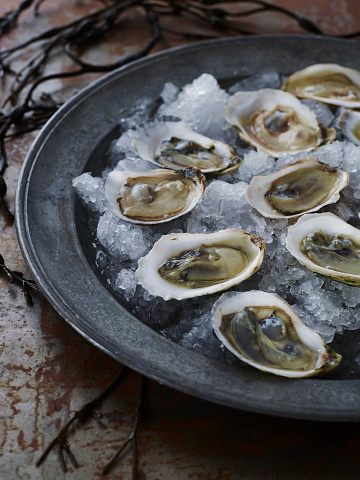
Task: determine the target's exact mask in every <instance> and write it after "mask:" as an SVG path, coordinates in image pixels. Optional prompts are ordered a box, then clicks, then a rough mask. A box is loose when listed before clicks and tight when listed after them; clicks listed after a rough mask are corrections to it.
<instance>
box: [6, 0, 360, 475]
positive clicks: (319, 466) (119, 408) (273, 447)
mask: <svg viewBox="0 0 360 480" xmlns="http://www.w3.org/2000/svg"><path fill="white" fill-rule="evenodd" d="M18 3H19V2H18V1H17V0H2V1H1V5H0V16H1V15H2V14H3V13H4V12H5V11H7V10H9V9H11V8H14V7H15V6H16V5H18ZM272 3H273V4H276V5H284V6H286V7H287V8H290V9H293V10H295V11H296V12H297V13H298V14H301V15H303V16H305V17H308V18H311V19H312V20H313V21H314V22H315V23H316V24H317V25H318V26H319V27H321V28H322V29H323V30H325V31H326V32H327V33H329V34H341V33H347V32H351V31H355V30H360V4H358V3H357V2H354V1H351V0H321V1H317V2H313V1H310V0H305V1H295V0H293V1H285V0H284V1H280V0H278V1H273V2H272ZM65 4H66V7H65V6H64V5H65ZM95 5H97V4H96V3H95V2H91V1H90V0H89V1H85V0H84V1H76V0H69V1H67V2H64V1H61V0H49V1H46V2H45V3H44V4H43V6H42V8H41V12H42V13H41V15H40V16H39V17H37V18H34V17H33V16H32V14H30V12H27V13H26V14H25V15H24V16H23V17H22V18H21V20H20V23H19V27H18V28H17V29H16V30H14V32H11V33H10V34H9V35H8V36H7V37H6V38H5V39H4V41H3V43H2V48H6V47H9V46H11V45H14V44H15V43H17V42H19V41H20V40H21V39H25V38H28V37H29V35H31V34H33V33H34V32H35V31H38V32H39V31H42V30H43V29H44V28H46V27H48V26H49V25H55V24H60V23H62V22H65V21H69V20H70V19H71V18H74V17H76V16H77V15H80V14H83V13H84V12H86V11H88V10H89V9H91V8H94V6H95ZM140 24H141V18H138V17H136V16H130V17H129V18H128V21H127V23H126V25H125V26H124V28H125V29H126V30H125V33H126V34H124V36H123V37H122V39H121V41H118V42H117V43H116V44H114V43H112V41H111V40H109V42H108V44H107V45H106V46H105V47H104V48H103V50H102V52H101V54H102V58H104V59H109V60H111V59H113V58H116V57H117V56H118V55H119V54H122V53H129V52H131V51H133V50H134V49H135V48H136V47H137V46H138V45H139V44H141V43H143V42H144V41H145V40H146V35H147V29H146V28H139V25H140ZM248 26H249V28H250V27H251V28H252V29H253V30H254V31H257V32H259V33H300V32H302V31H301V30H300V28H299V27H297V26H296V24H295V23H294V22H292V21H291V20H290V19H288V18H287V17H284V16H283V15H281V14H279V15H275V14H266V15H258V16H256V17H253V18H252V20H251V22H249V25H248ZM173 44H174V45H175V44H179V40H178V39H177V40H174V39H173ZM96 55H98V54H96ZM19 61H20V60H19ZM53 66H54V69H57V70H58V69H64V68H66V63H63V60H62V59H61V58H59V59H54V63H53ZM93 78H95V76H87V77H86V78H81V79H76V80H72V81H70V82H67V83H66V85H63V84H62V83H61V82H59V81H54V82H51V84H49V86H47V88H48V89H49V91H51V92H52V93H55V94H56V95H60V94H62V95H64V98H68V96H69V95H71V94H72V93H74V92H75V91H77V90H78V89H79V88H81V86H82V85H85V84H86V83H88V82H89V81H90V80H92V79H93ZM0 86H1V87H0V88H1V98H5V95H6V91H7V88H8V84H6V82H4V81H2V83H1V84H0ZM34 137H35V134H33V133H31V134H27V135H25V136H23V137H21V138H18V139H16V140H11V141H8V142H7V147H8V154H9V163H10V165H9V168H8V169H7V171H6V176H5V177H6V181H7V184H8V196H7V199H8V202H9V206H10V208H11V209H12V210H14V194H15V188H16V182H17V178H18V175H19V170H20V168H21V165H22V162H23V160H24V158H25V155H26V152H27V150H28V149H29V147H30V145H31V143H32V141H33V139H34ZM0 228H1V235H0V253H1V254H2V255H3V256H4V258H5V261H6V264H7V265H8V266H9V267H10V268H12V269H16V270H20V271H23V272H25V273H27V270H26V266H25V263H24V260H23V259H22V256H21V254H20V251H19V248H18V244H17V240H16V234H15V228H14V225H13V224H12V223H10V222H9V221H7V220H5V219H4V218H3V216H1V217H0ZM27 275H29V274H28V273H27ZM34 300H35V304H34V306H32V307H28V306H26V303H25V301H24V299H23V296H22V294H21V290H20V289H19V288H18V287H16V286H13V285H10V284H8V283H7V282H5V281H4V279H3V278H2V277H0V358H1V364H0V412H1V413H0V415H1V422H0V457H1V459H0V479H1V480H13V479H25V480H30V479H44V480H60V479H72V480H82V479H97V478H103V477H102V476H101V469H102V467H103V466H104V465H105V463H106V462H107V460H108V459H109V458H110V457H111V455H112V454H113V453H114V452H115V451H116V450H117V448H119V446H120V445H121V443H122V441H123V440H124V439H125V438H126V437H127V435H128V433H129V431H130V429H131V426H132V423H133V411H134V409H135V407H136V401H137V395H138V386H139V378H140V376H139V375H138V374H137V373H135V372H133V373H131V374H130V375H129V376H128V377H127V378H126V380H125V381H124V383H123V384H122V385H121V386H120V387H119V388H118V389H117V390H116V391H115V392H114V393H113V394H112V395H111V396H110V397H109V398H108V399H107V400H106V401H104V402H103V405H102V411H103V413H104V418H103V420H102V422H101V424H99V422H97V421H96V420H89V421H87V422H80V423H79V425H77V426H76V427H74V428H72V429H71V432H70V436H69V444H70V445H71V447H72V448H73V451H74V453H75V455H76V458H77V460H78V462H79V468H78V469H74V468H73V467H72V466H71V465H70V464H69V471H68V473H67V474H63V473H62V471H61V469H60V465H59V462H58V458H57V453H56V451H54V452H53V453H51V454H50V455H49V457H48V459H47V460H46V461H45V462H44V464H43V465H42V466H41V467H40V468H37V467H36V466H35V462H36V460H37V459H38V458H39V456H40V455H41V453H42V451H43V450H44V448H45V447H46V446H47V445H48V443H49V442H50V441H51V440H52V438H53V437H54V436H55V435H56V434H57V433H58V431H59V428H60V427H61V426H63V425H64V424H65V422H66V421H67V419H68V418H69V415H70V414H72V413H74V411H75V410H76V409H78V408H79V407H81V406H82V405H83V404H84V402H86V401H89V400H91V399H93V398H94V397H95V396H96V395H97V394H98V393H100V392H101V391H102V389H103V388H104V387H105V386H106V385H107V384H108V383H109V382H110V380H111V379H112V378H113V377H114V376H115V374H116V372H117V371H118V369H119V365H118V364H117V363H116V362H115V361H114V360H112V359H111V358H108V357H107V356H106V355H105V354H103V353H102V352H101V351H99V350H97V349H96V348H95V347H94V346H92V345H91V344H90V343H88V342H87V341H86V340H84V339H83V338H82V337H81V336H80V335H79V334H78V333H76V332H75V331H74V330H73V329H72V328H71V327H69V326H68V325H67V324H66V322H64V321H63V320H62V319H61V318H60V317H59V316H58V315H57V314H56V312H54V310H53V308H52V307H51V306H50V305H49V304H48V303H47V302H46V301H45V300H43V299H42V298H41V297H36V298H35V299H34ZM359 429H360V425H359V424H335V423H318V422H307V421H298V420H288V419H279V418H275V417H268V416H263V415H257V414H255V413H246V412H241V411H234V410H231V409H228V408H224V407H220V406H217V405H213V404H210V403H207V402H205V401H202V400H198V399H196V398H192V397H189V396H187V395H184V394H182V393H179V392H176V391H174V390H171V389H168V388H166V387H164V386H161V385H159V384H156V383H154V382H150V384H149V391H148V396H147V402H146V412H145V416H144V419H143V422H142V423H141V427H140V431H139V437H138V438H139V469H140V472H139V478H140V479H143V480H145V479H147V480H153V479H176V480H177V479H179V480H183V479H190V478H191V479H199V480H201V479H211V480H217V479H224V480H230V479H231V480H235V479H240V478H241V479H251V480H253V479H262V478H266V479H269V480H275V479H276V480H279V479H281V480H282V479H284V480H285V479H286V480H287V479H290V478H291V479H294V480H297V479H299V480H300V479H306V480H310V479H311V480H315V479H323V478H324V479H325V478H326V479H339V480H340V479H354V480H355V479H358V478H359V471H360V458H359V455H358V447H359V438H360V436H359ZM104 478H109V479H112V480H120V479H127V478H131V452H130V450H127V451H126V452H125V454H124V456H123V457H122V461H121V462H119V463H118V465H117V467H116V469H114V470H113V471H112V472H111V473H110V474H109V475H108V476H107V477H104Z"/></svg>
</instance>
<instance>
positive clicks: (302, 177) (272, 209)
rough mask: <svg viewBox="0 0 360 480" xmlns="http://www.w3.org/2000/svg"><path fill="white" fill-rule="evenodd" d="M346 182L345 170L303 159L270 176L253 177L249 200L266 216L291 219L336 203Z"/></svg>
mask: <svg viewBox="0 0 360 480" xmlns="http://www.w3.org/2000/svg"><path fill="white" fill-rule="evenodd" d="M348 183H349V174H348V173H347V172H345V171H344V170H340V169H337V168H333V167H329V166H328V165H326V164H325V163H321V162H319V160H316V159H315V158H304V159H302V160H299V161H298V162H296V163H293V164H291V165H287V166H285V167H283V168H281V169H280V170H278V171H277V172H274V173H271V174H269V175H258V176H256V177H253V179H252V180H251V182H250V184H249V186H248V189H247V193H246V194H247V199H248V201H249V203H250V204H251V205H252V206H253V207H254V208H255V209H256V210H257V211H258V212H259V213H261V214H262V215H264V216H265V217H268V218H293V217H298V216H300V215H302V214H304V213H308V212H314V211H316V210H319V209H320V208H322V207H323V206H324V205H327V204H329V203H335V202H337V201H338V200H339V198H340V192H341V190H343V189H344V188H345V187H346V186H347V185H348Z"/></svg>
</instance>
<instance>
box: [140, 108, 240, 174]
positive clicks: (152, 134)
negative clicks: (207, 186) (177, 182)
mask: <svg viewBox="0 0 360 480" xmlns="http://www.w3.org/2000/svg"><path fill="white" fill-rule="evenodd" d="M132 144H133V146H134V148H135V150H136V152H137V154H138V155H139V156H140V157H141V158H143V159H144V160H147V161H149V162H152V163H155V164H156V165H158V166H160V167H166V168H172V169H175V170H179V169H184V168H187V167H189V166H194V167H197V168H199V169H200V170H201V171H202V172H203V173H206V174H209V173H212V174H224V173H233V172H234V171H236V170H237V169H238V168H239V165H240V164H241V161H242V160H241V158H240V157H239V156H237V155H236V154H235V152H234V150H233V149H232V148H231V147H230V146H229V145H227V144H226V143H223V142H220V141H217V140H213V139H211V138H209V137H206V136H205V135H202V134H200V133H197V132H195V130H193V129H192V128H191V127H190V126H189V125H187V124H186V123H185V122H182V121H180V120H179V119H176V118H173V117H164V118H160V119H158V120H154V121H152V122H149V123H147V124H145V125H143V126H142V127H139V128H138V130H137V131H136V133H135V135H134V138H133V142H132Z"/></svg>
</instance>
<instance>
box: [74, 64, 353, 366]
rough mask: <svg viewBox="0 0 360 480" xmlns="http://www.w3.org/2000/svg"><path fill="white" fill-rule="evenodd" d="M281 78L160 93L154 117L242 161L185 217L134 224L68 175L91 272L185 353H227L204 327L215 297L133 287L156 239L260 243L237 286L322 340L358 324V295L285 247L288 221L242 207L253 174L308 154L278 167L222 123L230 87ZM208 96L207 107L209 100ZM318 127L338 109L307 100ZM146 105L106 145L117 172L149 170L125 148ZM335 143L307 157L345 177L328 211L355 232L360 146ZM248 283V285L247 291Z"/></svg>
mask: <svg viewBox="0 0 360 480" xmlns="http://www.w3.org/2000/svg"><path fill="white" fill-rule="evenodd" d="M280 84H281V79H280V77H279V75H278V74H277V73H276V72H268V73H266V74H258V75H255V76H253V77H251V78H246V79H244V80H242V81H240V82H238V83H237V84H236V85H234V86H233V87H231V89H229V91H228V92H227V91H225V90H223V89H222V88H220V86H219V84H218V82H217V81H216V79H215V78H214V77H212V76H211V75H209V74H203V75H201V76H200V77H199V78H197V79H195V80H194V81H193V82H192V83H191V84H189V85H186V86H185V87H183V88H182V89H180V88H179V87H178V86H176V85H173V84H170V83H166V84H165V85H164V88H163V91H162V92H159V97H160V98H161V99H162V102H163V103H162V105H161V106H160V108H159V109H158V111H157V115H156V116H162V115H173V116H176V117H180V118H181V119H182V120H184V121H186V122H187V123H189V124H190V125H191V126H192V127H193V128H194V129H195V130H197V131H199V132H200V133H203V134H206V135H207V136H210V137H213V138H216V139H217V140H222V141H225V142H227V143H230V144H231V145H232V146H233V148H235V150H236V151H237V153H238V154H239V155H240V156H242V157H243V159H244V161H243V164H242V165H241V166H240V168H239V170H238V171H237V172H236V173H235V174H233V175H224V176H223V177H220V178H219V179H218V180H209V181H208V182H207V187H206V190H205V195H204V197H203V198H202V200H201V201H200V203H199V204H198V205H197V206H196V208H195V209H194V210H193V211H192V212H191V213H190V214H189V215H187V216H186V217H185V218H183V219H177V220H174V221H172V222H170V223H168V224H163V225H161V226H157V227H150V226H143V225H135V224H131V223H127V222H125V221H122V220H121V219H119V218H118V217H116V216H115V215H114V214H113V213H111V212H110V211H109V210H108V209H107V207H106V206H105V205H104V180H105V178H106V175H107V174H108V172H104V174H103V177H102V178H94V177H92V176H91V174H90V173H84V174H82V175H80V176H79V177H77V178H76V179H74V181H73V185H74V188H75V189H76V191H77V193H78V195H79V196H80V197H81V199H82V201H83V202H84V203H85V204H87V205H88V206H89V208H90V210H91V212H92V214H93V213H94V212H95V213H96V214H97V215H98V216H99V221H98V224H97V233H96V237H97V242H99V251H98V254H97V259H98V267H99V269H100V271H101V272H102V273H103V274H104V275H106V276H107V278H108V282H109V284H110V285H111V287H112V288H113V290H114V291H115V292H118V294H120V295H121V297H122V298H123V299H125V300H126V308H127V309H128V310H129V311H130V312H131V313H132V314H133V315H135V316H136V317H137V318H139V319H140V320H142V321H143V322H145V323H147V324H148V325H150V326H151V327H153V328H155V329H156V330H157V331H159V332H161V333H162V334H163V335H165V336H167V337H168V338H170V339H171V340H173V341H176V342H178V343H180V344H182V345H184V346H185V347H187V348H190V349H193V350H195V351H198V352H199V353H202V354H203V355H206V356H213V357H219V356H222V357H224V356H226V355H227V353H226V352H224V350H223V349H221V348H219V342H218V341H217V339H215V337H214V335H213V334H212V330H211V326H210V311H211V305H212V304H213V303H214V302H215V300H216V299H217V298H218V297H219V295H220V294H219V295H212V296H210V297H199V298H197V299H191V300H187V301H184V302H178V301H175V300H171V301H169V302H165V301H163V300H162V299H160V298H157V297H153V296H152V295H149V294H148V292H146V291H144V290H143V289H142V287H140V286H137V285H136V280H135V270H136V268H137V261H138V259H139V258H140V257H141V256H144V255H145V254H146V253H147V252H148V251H149V250H150V249H151V248H152V246H153V244H154V242H155V241H156V240H158V239H159V238H160V237H161V235H163V234H167V233H172V232H181V231H184V232H189V233H201V232H213V231H217V230H220V229H224V228H240V229H242V230H246V231H248V232H251V233H256V234H258V235H261V236H263V237H264V239H265V241H266V248H267V249H266V256H265V260H264V262H263V264H262V266H261V268H260V270H259V271H258V272H257V273H256V274H255V275H254V277H252V278H251V279H249V280H248V281H246V282H244V283H243V284H241V285H239V286H237V287H235V288H234V289H235V290H248V289H252V288H259V289H261V290H264V291H270V292H276V293H278V294H279V295H280V296H282V297H283V298H284V299H285V300H287V301H288V302H289V303H291V304H292V305H293V306H294V308H295V309H296V310H297V312H298V313H299V314H300V316H301V318H302V320H303V321H304V322H305V323H306V324H307V325H308V326H310V327H311V328H313V329H314V330H315V331H317V332H319V333H320V335H322V337H323V338H324V340H325V341H327V342H329V341H331V340H332V339H333V336H334V334H335V333H336V332H341V331H342V330H343V329H358V328H360V295H359V293H360V290H359V289H358V288H357V287H352V286H349V285H345V284H342V283H338V282H335V281H332V280H330V279H326V278H324V277H322V276H320V275H317V274H314V273H313V272H311V271H310V270H308V269H306V268H305V267H303V266H301V265H300V264H299V263H298V262H297V261H296V260H295V259H294V258H293V257H292V256H291V255H290V254H289V252H288V251H287V250H286V249H285V238H286V234H287V228H288V222H287V220H278V221H276V220H270V219H266V218H264V217H262V216H261V215H260V214H258V213H257V212H256V211H255V210H254V209H253V208H252V207H251V206H250V205H249V204H248V202H247V201H246V197H245V192H246V188H247V186H248V183H249V182H250V180H251V178H252V177H253V176H254V175H259V174H261V175H263V174H268V173H270V172H272V171H274V170H278V169H280V168H281V167H283V166H284V165H287V164H289V163H293V162H294V161H296V160H298V159H300V158H303V157H308V156H309V153H298V154H296V155H282V156H281V157H280V158H279V159H278V160H277V161H276V162H275V160H274V159H273V158H271V157H268V156H267V155H266V154H265V153H262V152H256V151H254V150H253V149H252V148H249V147H247V146H246V145H244V144H243V143H242V142H241V141H240V139H239V138H238V135H237V133H236V132H235V129H233V128H232V127H230V126H229V125H227V124H226V122H225V120H224V118H223V110H224V107H225V105H226V103H227V100H228V98H229V95H230V94H232V93H234V92H235V91H237V90H246V89H258V88H262V87H270V88H279V86H280ZM210 100H211V101H210ZM305 103H307V104H308V105H309V106H310V107H311V108H313V109H315V111H316V113H317V115H318V116H319V117H320V118H321V121H322V122H323V123H324V124H326V125H335V126H336V111H335V112H333V111H332V110H331V109H329V108H328V107H326V106H324V105H321V104H317V103H316V102H312V104H311V105H310V104H309V102H308V101H306V102H305ZM151 105H152V102H151V100H149V99H139V102H138V104H137V105H136V106H135V108H134V111H133V112H132V113H131V114H130V115H129V116H128V117H127V118H126V119H121V120H120V123H121V125H122V127H123V133H122V135H121V136H120V138H119V139H118V140H117V141H115V142H114V143H113V144H112V145H111V150H110V152H109V155H110V156H111V159H112V162H114V161H116V162H117V165H116V169H119V170H149V169H152V168H154V165H152V164H150V163H148V162H146V161H144V160H141V159H139V158H138V157H137V156H136V154H135V152H134V150H133V148H132V146H131V140H132V137H133V135H134V127H135V126H136V125H137V124H139V123H142V122H143V121H146V119H147V118H146V114H147V112H148V111H149V109H150V106H151ZM338 138H339V139H340V140H342V141H335V142H334V143H333V144H331V145H325V146H323V147H320V148H319V149H318V150H316V151H315V152H312V153H311V154H310V155H311V156H312V157H315V158H317V159H319V160H320V161H322V162H324V163H327V164H329V165H331V166H336V167H341V168H343V169H345V170H347V171H348V172H349V173H350V184H349V187H348V188H347V189H345V191H344V192H343V194H342V196H341V200H340V201H339V202H338V203H337V204H336V205H333V206H330V207H329V208H328V209H327V210H330V211H332V212H333V213H335V214H336V215H338V216H340V217H341V218H343V219H344V220H345V221H350V222H352V223H353V224H354V225H355V226H359V215H358V200H359V199H360V168H359V163H360V147H358V146H355V145H353V144H351V143H349V142H348V141H346V140H345V141H343V138H342V136H341V134H340V133H339V132H338ZM254 284H255V285H254Z"/></svg>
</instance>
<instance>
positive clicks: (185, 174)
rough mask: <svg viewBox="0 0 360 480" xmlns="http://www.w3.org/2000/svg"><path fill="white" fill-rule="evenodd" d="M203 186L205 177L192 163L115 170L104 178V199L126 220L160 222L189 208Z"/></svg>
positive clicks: (197, 198) (185, 211)
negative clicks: (176, 167)
mask: <svg viewBox="0 0 360 480" xmlns="http://www.w3.org/2000/svg"><path fill="white" fill-rule="evenodd" d="M204 189H205V177H204V175H203V174H202V173H201V172H200V170H199V169H197V168H193V167H189V168H186V169H185V170H181V171H174V170H167V169H156V170H149V171H146V172H136V171H133V172H128V171H126V172H125V171H114V172H111V173H110V174H109V175H108V178H107V179H106V182H105V200H106V203H107V206H108V207H109V208H110V210H112V212H113V213H115V215H118V216H119V217H121V218H123V219H124V220H126V221H128V222H132V223H146V224H150V223H163V222H169V221H170V220H173V219H174V218H177V217H180V216H181V215H185V213H188V212H189V211H190V210H192V209H193V208H194V207H195V205H196V204H197V203H198V201H199V200H200V198H201V197H202V196H203V194H204Z"/></svg>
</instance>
